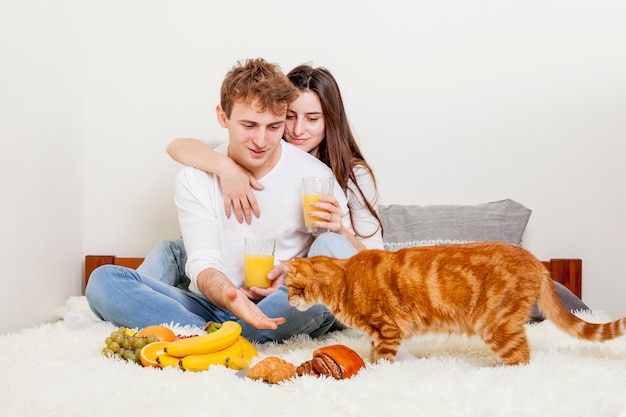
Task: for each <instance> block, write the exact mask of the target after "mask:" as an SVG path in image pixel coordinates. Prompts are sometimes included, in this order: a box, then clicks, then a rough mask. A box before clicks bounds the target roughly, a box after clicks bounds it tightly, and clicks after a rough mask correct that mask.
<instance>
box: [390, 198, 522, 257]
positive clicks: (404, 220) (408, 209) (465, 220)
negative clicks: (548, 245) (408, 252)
mask: <svg viewBox="0 0 626 417" xmlns="http://www.w3.org/2000/svg"><path fill="white" fill-rule="evenodd" d="M379 210H380V215H381V220H382V223H383V227H384V235H383V241H384V243H385V249H386V250H391V251H395V250H398V249H402V248H407V247H412V246H433V245H441V244H446V243H469V242H489V241H499V242H505V243H510V244H513V245H518V246H519V245H520V244H521V242H522V235H523V234H524V230H525V229H526V224H527V223H528V219H529V218H530V213H531V210H530V209H528V208H526V207H524V206H523V205H521V204H520V203H517V202H515V201H513V200H501V201H494V202H490V203H484V204H477V205H431V206H417V205H400V204H392V205H389V206H385V205H381V206H379Z"/></svg>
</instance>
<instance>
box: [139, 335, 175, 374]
mask: <svg viewBox="0 0 626 417" xmlns="http://www.w3.org/2000/svg"><path fill="white" fill-rule="evenodd" d="M169 344H170V342H164V341H162V342H154V343H150V344H147V345H145V346H144V347H142V348H141V351H140V352H139V359H140V360H141V364H142V365H143V366H153V367H155V368H161V365H159V362H158V361H157V358H158V357H159V355H163V354H164V353H165V352H164V351H163V349H164V348H165V346H167V345H169Z"/></svg>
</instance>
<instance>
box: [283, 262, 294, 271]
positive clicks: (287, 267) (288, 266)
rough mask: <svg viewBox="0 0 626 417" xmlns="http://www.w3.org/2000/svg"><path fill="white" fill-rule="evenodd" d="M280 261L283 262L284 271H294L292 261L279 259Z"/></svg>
mask: <svg viewBox="0 0 626 417" xmlns="http://www.w3.org/2000/svg"><path fill="white" fill-rule="evenodd" d="M280 263H281V264H283V266H284V267H285V271H286V272H296V268H295V266H296V265H295V262H294V261H280Z"/></svg>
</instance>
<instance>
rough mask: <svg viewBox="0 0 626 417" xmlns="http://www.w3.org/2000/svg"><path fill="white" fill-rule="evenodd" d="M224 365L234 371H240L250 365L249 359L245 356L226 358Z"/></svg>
mask: <svg viewBox="0 0 626 417" xmlns="http://www.w3.org/2000/svg"><path fill="white" fill-rule="evenodd" d="M226 366H228V367H229V368H230V369H234V370H235V371H241V370H243V369H248V368H249V367H250V361H249V360H248V359H246V358H226Z"/></svg>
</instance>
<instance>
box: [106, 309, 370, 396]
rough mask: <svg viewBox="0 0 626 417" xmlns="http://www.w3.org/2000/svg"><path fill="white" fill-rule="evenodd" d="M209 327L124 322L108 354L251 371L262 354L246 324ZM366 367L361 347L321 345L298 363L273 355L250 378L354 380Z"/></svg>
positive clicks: (190, 367)
mask: <svg viewBox="0 0 626 417" xmlns="http://www.w3.org/2000/svg"><path fill="white" fill-rule="evenodd" d="M205 330H206V334H202V335H190V336H183V335H176V334H175V333H174V332H173V331H172V330H171V329H170V328H168V327H166V326H156V325H155V326H148V327H145V328H143V329H141V330H140V331H138V332H136V331H134V330H132V329H128V328H125V327H120V328H118V329H117V330H115V331H113V332H112V333H111V335H110V336H109V337H107V338H106V339H105V344H106V347H105V348H104V349H103V350H102V354H103V355H104V356H105V357H109V358H117V359H123V360H126V361H129V362H135V363H138V364H140V365H143V366H151V367H155V368H165V367H173V368H179V369H182V370H185V371H205V370H207V369H209V367H211V366H212V365H224V366H227V367H229V368H231V369H235V370H245V369H248V367H249V366H250V362H251V361H252V359H254V358H255V357H256V356H257V355H258V354H257V351H256V348H255V347H254V345H253V344H252V343H250V341H249V340H248V339H246V338H245V337H243V336H241V325H240V324H239V323H237V322H235V321H226V322H224V323H221V324H220V323H213V322H211V323H208V324H207V326H206V327H205ZM364 367H365V362H364V361H363V359H362V358H361V357H360V356H359V355H358V354H357V353H356V352H355V351H353V350H352V349H350V348H349V347H347V346H344V345H331V346H325V347H322V348H319V349H317V350H315V351H314V352H313V358H312V359H310V360H307V361H305V362H303V363H301V364H300V365H299V366H298V367H296V366H294V365H293V364H292V363H290V362H287V361H285V360H284V359H281V358H278V357H276V356H269V357H267V358H264V359H262V360H261V361H259V362H257V363H256V364H255V365H254V366H253V367H252V368H250V369H249V371H248V372H247V374H246V377H247V378H249V379H256V380H261V381H265V382H268V383H270V384H275V383H278V382H281V381H285V380H288V379H291V378H294V377H296V376H303V375H313V376H316V377H319V376H325V377H330V378H335V379H348V378H351V377H352V376H354V375H356V374H357V373H358V372H359V371H360V370H361V369H362V368H364Z"/></svg>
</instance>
